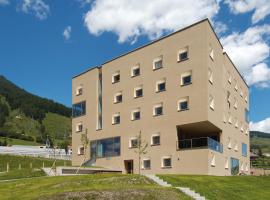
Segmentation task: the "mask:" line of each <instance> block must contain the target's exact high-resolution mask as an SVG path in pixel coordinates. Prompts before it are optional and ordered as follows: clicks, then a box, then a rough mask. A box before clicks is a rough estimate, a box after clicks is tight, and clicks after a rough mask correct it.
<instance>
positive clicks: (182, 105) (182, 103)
mask: <svg viewBox="0 0 270 200" xmlns="http://www.w3.org/2000/svg"><path fill="white" fill-rule="evenodd" d="M188 104H189V98H188V97H184V98H182V99H180V100H179V101H178V111H185V110H188V109H189V105H188Z"/></svg>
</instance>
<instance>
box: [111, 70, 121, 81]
mask: <svg viewBox="0 0 270 200" xmlns="http://www.w3.org/2000/svg"><path fill="white" fill-rule="evenodd" d="M119 81H120V72H116V73H114V74H113V75H112V83H117V82H119Z"/></svg>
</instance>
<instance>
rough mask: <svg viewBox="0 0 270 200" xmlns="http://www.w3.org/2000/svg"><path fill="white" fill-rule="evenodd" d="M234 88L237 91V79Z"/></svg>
mask: <svg viewBox="0 0 270 200" xmlns="http://www.w3.org/2000/svg"><path fill="white" fill-rule="evenodd" d="M234 89H235V91H237V90H238V83H237V80H235V86H234Z"/></svg>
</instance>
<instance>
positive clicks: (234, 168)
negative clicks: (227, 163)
mask: <svg viewBox="0 0 270 200" xmlns="http://www.w3.org/2000/svg"><path fill="white" fill-rule="evenodd" d="M238 173H239V160H238V159H236V158H231V174H232V175H237V174H238Z"/></svg>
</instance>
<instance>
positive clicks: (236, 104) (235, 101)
mask: <svg viewBox="0 0 270 200" xmlns="http://www.w3.org/2000/svg"><path fill="white" fill-rule="evenodd" d="M233 107H234V108H235V109H237V107H238V101H237V99H236V98H234V104H233Z"/></svg>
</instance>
